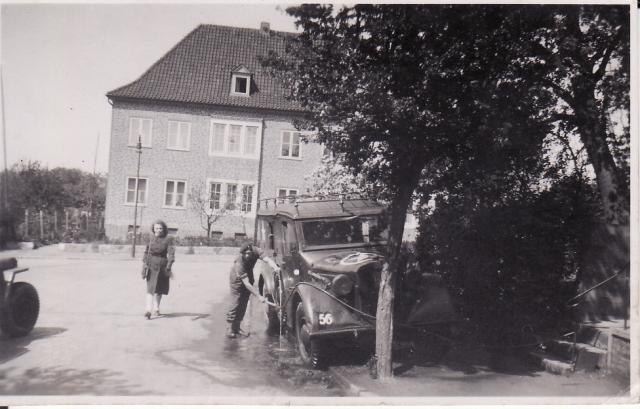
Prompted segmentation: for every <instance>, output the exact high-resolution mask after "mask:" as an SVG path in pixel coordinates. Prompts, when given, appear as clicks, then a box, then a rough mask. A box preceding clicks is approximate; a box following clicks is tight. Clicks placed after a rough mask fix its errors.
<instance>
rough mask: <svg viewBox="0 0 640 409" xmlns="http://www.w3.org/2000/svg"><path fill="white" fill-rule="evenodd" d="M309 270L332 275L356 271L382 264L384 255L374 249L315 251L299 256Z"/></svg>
mask: <svg viewBox="0 0 640 409" xmlns="http://www.w3.org/2000/svg"><path fill="white" fill-rule="evenodd" d="M300 255H301V256H302V258H303V259H304V260H305V262H306V263H307V265H308V266H309V268H311V269H314V270H322V271H327V272H334V273H349V272H355V271H358V270H359V269H360V268H361V267H362V266H364V265H367V264H373V263H378V264H380V266H381V265H382V263H383V262H384V255H382V253H381V252H380V251H376V249H372V248H371V247H368V248H364V247H363V248H349V249H341V250H335V249H334V250H316V251H306V252H303V253H301V254H300Z"/></svg>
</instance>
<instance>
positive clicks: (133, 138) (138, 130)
mask: <svg viewBox="0 0 640 409" xmlns="http://www.w3.org/2000/svg"><path fill="white" fill-rule="evenodd" d="M151 125H152V121H151V119H148V118H131V119H130V120H129V146H136V145H137V144H138V137H140V140H141V142H142V146H144V147H145V148H150V147H151Z"/></svg>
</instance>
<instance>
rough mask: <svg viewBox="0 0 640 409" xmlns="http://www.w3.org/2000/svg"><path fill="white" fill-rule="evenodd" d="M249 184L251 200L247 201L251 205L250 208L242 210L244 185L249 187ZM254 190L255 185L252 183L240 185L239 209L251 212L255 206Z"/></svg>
mask: <svg viewBox="0 0 640 409" xmlns="http://www.w3.org/2000/svg"><path fill="white" fill-rule="evenodd" d="M249 186H251V201H250V202H249V203H250V205H251V210H242V208H243V207H244V206H245V202H244V188H245V187H249ZM255 190H256V185H254V184H250V183H247V184H244V185H240V200H239V202H240V211H241V212H243V213H251V212H253V209H254V208H255V207H256V201H255V200H254V196H255V195H254V192H255Z"/></svg>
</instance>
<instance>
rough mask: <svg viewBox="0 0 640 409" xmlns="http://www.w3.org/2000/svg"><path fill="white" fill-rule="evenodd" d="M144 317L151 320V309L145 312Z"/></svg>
mask: <svg viewBox="0 0 640 409" xmlns="http://www.w3.org/2000/svg"><path fill="white" fill-rule="evenodd" d="M144 317H145V318H146V319H148V320H150V319H151V313H150V312H149V311H147V312H145V313H144Z"/></svg>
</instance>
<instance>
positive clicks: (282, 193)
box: [278, 188, 298, 202]
mask: <svg viewBox="0 0 640 409" xmlns="http://www.w3.org/2000/svg"><path fill="white" fill-rule="evenodd" d="M297 195H298V189H288V188H280V189H278V199H281V202H284V201H285V199H286V198H290V201H293V200H294V198H293V197H292V196H297Z"/></svg>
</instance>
